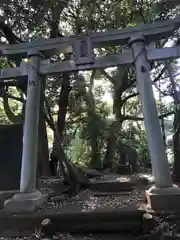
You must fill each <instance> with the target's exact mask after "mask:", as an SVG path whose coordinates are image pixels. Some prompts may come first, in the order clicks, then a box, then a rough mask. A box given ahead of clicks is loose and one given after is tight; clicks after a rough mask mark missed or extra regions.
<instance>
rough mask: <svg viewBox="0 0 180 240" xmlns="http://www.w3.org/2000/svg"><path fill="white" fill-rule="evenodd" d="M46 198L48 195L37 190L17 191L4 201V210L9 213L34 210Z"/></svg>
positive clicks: (44, 201)
mask: <svg viewBox="0 0 180 240" xmlns="http://www.w3.org/2000/svg"><path fill="white" fill-rule="evenodd" d="M47 200H48V195H45V194H42V193H41V192H39V191H35V192H32V193H17V194H15V195H14V196H13V197H12V198H10V199H8V200H6V201H5V202H4V211H5V212H9V213H23V212H34V211H35V210H36V209H37V208H39V207H41V206H42V205H43V204H45V203H46V202H47Z"/></svg>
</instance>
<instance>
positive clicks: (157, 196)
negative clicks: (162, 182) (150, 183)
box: [146, 187, 180, 211]
mask: <svg viewBox="0 0 180 240" xmlns="http://www.w3.org/2000/svg"><path fill="white" fill-rule="evenodd" d="M146 198H147V201H148V204H149V206H150V207H151V208H152V209H157V210H158V209H159V210H176V211H180V205H179V202H180V189H179V188H178V187H171V188H155V187H152V188H150V189H149V190H148V191H146Z"/></svg>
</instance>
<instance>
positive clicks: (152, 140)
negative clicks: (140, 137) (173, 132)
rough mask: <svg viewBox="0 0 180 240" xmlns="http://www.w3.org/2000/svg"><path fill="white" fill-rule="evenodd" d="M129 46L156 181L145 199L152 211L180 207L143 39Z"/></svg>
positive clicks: (135, 37)
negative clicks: (131, 52) (132, 57)
mask: <svg viewBox="0 0 180 240" xmlns="http://www.w3.org/2000/svg"><path fill="white" fill-rule="evenodd" d="M129 44H130V46H131V47H132V51H133V56H134V64H135V68H136V81H137V88H138V91H139V95H140V100H141V104H142V109H143V115H144V124H145V129H146V136H147V142H148V149H149V153H150V158H151V164H152V172H153V175H154V179H155V186H153V187H151V188H150V189H149V190H148V191H146V197H147V200H148V203H149V205H150V207H151V208H152V209H166V210H167V209H173V208H177V207H178V208H180V205H179V202H180V189H179V188H178V187H177V186H174V185H173V184H172V180H171V175H170V169H169V164H168V160H167V156H166V152H165V146H164V142H163V138H162V133H161V128H160V123H159V119H158V113H157V108H156V103H155V99H154V94H153V88H152V81H151V78H150V66H149V62H148V61H147V56H146V49H145V39H144V36H142V35H134V36H132V38H131V39H130V42H129Z"/></svg>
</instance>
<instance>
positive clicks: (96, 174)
mask: <svg viewBox="0 0 180 240" xmlns="http://www.w3.org/2000/svg"><path fill="white" fill-rule="evenodd" d="M102 175H103V174H102V173H101V172H100V171H98V170H96V169H91V170H89V171H88V172H87V176H88V177H101V176H102Z"/></svg>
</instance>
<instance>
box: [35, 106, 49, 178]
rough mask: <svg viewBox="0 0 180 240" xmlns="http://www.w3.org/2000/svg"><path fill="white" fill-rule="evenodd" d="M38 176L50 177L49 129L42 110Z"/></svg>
mask: <svg viewBox="0 0 180 240" xmlns="http://www.w3.org/2000/svg"><path fill="white" fill-rule="evenodd" d="M38 144H39V145H38V176H49V175H50V168H49V147H48V138H47V128H46V122H45V119H44V114H43V112H42V111H41V110H40V116H39V143H38Z"/></svg>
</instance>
